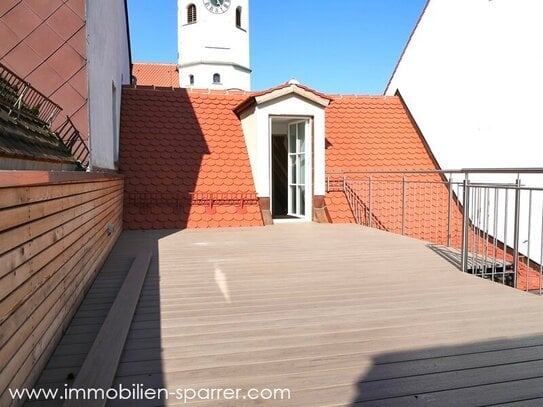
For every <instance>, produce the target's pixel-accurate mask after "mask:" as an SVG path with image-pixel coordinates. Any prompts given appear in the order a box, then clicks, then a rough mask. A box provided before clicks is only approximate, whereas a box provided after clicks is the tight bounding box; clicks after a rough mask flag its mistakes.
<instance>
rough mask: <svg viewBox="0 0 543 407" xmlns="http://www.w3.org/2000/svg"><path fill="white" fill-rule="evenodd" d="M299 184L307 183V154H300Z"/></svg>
mask: <svg viewBox="0 0 543 407" xmlns="http://www.w3.org/2000/svg"><path fill="white" fill-rule="evenodd" d="M298 184H305V154H300V159H299V166H298Z"/></svg>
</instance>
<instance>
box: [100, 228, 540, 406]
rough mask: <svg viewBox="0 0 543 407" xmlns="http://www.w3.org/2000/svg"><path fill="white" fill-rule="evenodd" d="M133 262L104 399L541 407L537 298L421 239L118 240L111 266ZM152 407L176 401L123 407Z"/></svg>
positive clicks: (236, 233)
mask: <svg viewBox="0 0 543 407" xmlns="http://www.w3.org/2000/svg"><path fill="white" fill-rule="evenodd" d="M142 249H147V250H153V251H154V253H155V256H154V259H153V262H152V265H151V269H150V270H149V273H148V276H147V279H146V281H145V284H144V288H143V291H142V295H141V297H140V301H139V304H138V307H137V310H136V314H135V316H134V320H133V322H132V326H131V330H130V333H129V336H128V339H127V342H126V345H125V349H124V352H123V355H122V360H121V363H120V365H119V367H118V370H117V375H116V382H115V385H116V386H118V385H119V384H123V385H125V386H131V385H133V384H141V385H144V386H145V387H151V388H162V387H164V388H167V389H168V390H169V391H171V392H174V391H176V390H177V389H185V388H194V389H201V388H241V389H245V390H248V389H251V388H256V389H269V388H281V389H289V390H290V392H291V399H290V400H286V401H275V402H271V401H264V400H259V402H258V403H257V402H254V401H249V400H238V401H228V400H222V401H216V400H215V401H200V402H198V403H195V404H194V405H198V406H200V405H202V406H204V405H213V406H220V405H225V406H226V405H228V406H238V405H239V406H243V405H279V406H290V405H292V406H336V405H358V404H360V405H380V406H394V405H397V406H409V405H422V404H424V405H427V404H431V405H461V406H469V405H473V406H475V405H493V404H499V403H510V402H517V404H516V405H519V406H520V405H523V406H524V405H540V404H541V403H542V402H543V299H542V298H539V297H536V296H534V295H531V294H527V293H524V292H521V291H517V290H514V289H511V288H508V287H504V286H501V285H499V284H496V283H492V282H490V281H486V280H482V279H479V278H476V277H473V276H471V275H467V274H462V273H460V272H459V271H458V270H457V269H455V268H454V267H453V266H452V265H451V264H450V263H449V262H448V261H447V260H445V259H444V258H442V257H441V256H439V255H438V254H437V253H435V251H433V250H431V248H429V247H427V245H426V244H425V243H424V242H420V241H416V240H412V239H408V238H402V237H400V236H396V235H391V234H388V233H384V232H380V231H377V230H372V229H367V228H363V227H360V226H356V225H318V224H291V225H275V226H271V227H266V228H252V229H221V230H186V231H182V232H174V231H172V232H165V231H160V232H124V233H123V235H122V237H121V239H120V241H119V243H118V244H117V246H116V248H115V249H114V252H113V253H112V259H114V258H115V257H116V256H119V257H120V258H127V257H130V256H134V255H135V254H136V253H137V252H138V251H141V250H142ZM111 263H112V264H114V263H115V262H114V261H113V262H111ZM538 398H541V399H539V400H538ZM161 404H167V405H183V401H182V400H175V397H173V396H172V397H170V400H169V401H168V402H162V403H161V402H157V401H153V402H152V401H138V402H136V401H133V402H130V404H129V405H130V406H137V405H145V406H156V405H161ZM109 405H111V406H116V405H121V406H123V405H128V404H126V401H125V402H120V401H117V402H110V403H109Z"/></svg>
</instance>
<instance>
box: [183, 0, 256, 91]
mask: <svg viewBox="0 0 543 407" xmlns="http://www.w3.org/2000/svg"><path fill="white" fill-rule="evenodd" d="M178 8H179V9H178V25H179V37H178V38H179V48H178V49H179V56H178V66H179V83H180V84H181V87H184V88H205V89H242V90H250V88H251V69H250V63H249V0H178Z"/></svg>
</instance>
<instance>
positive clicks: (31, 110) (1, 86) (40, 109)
mask: <svg viewBox="0 0 543 407" xmlns="http://www.w3.org/2000/svg"><path fill="white" fill-rule="evenodd" d="M0 105H1V106H2V108H4V109H5V110H6V111H7V112H8V113H9V114H10V115H11V116H12V117H15V118H17V119H19V118H21V116H22V117H23V118H24V119H26V120H30V121H33V122H37V123H39V124H41V125H43V126H47V127H51V125H52V123H53V121H54V120H55V119H56V117H57V116H58V114H59V113H60V112H61V110H62V108H61V107H60V106H59V105H57V104H56V103H54V102H53V101H51V100H50V99H49V98H47V97H46V96H45V95H44V94H43V93H41V92H40V91H38V90H37V89H35V88H34V87H32V85H31V84H30V83H29V82H25V81H24V80H23V79H21V78H20V77H19V76H17V74H15V73H14V72H13V71H11V70H9V69H8V68H7V67H6V66H4V65H2V64H0Z"/></svg>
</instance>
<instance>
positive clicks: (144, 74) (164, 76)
mask: <svg viewBox="0 0 543 407" xmlns="http://www.w3.org/2000/svg"><path fill="white" fill-rule="evenodd" d="M132 75H134V76H135V77H136V80H137V84H138V86H158V87H168V88H178V87H179V72H177V65H176V64H157V63H143V62H138V63H134V65H133V67H132Z"/></svg>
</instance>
